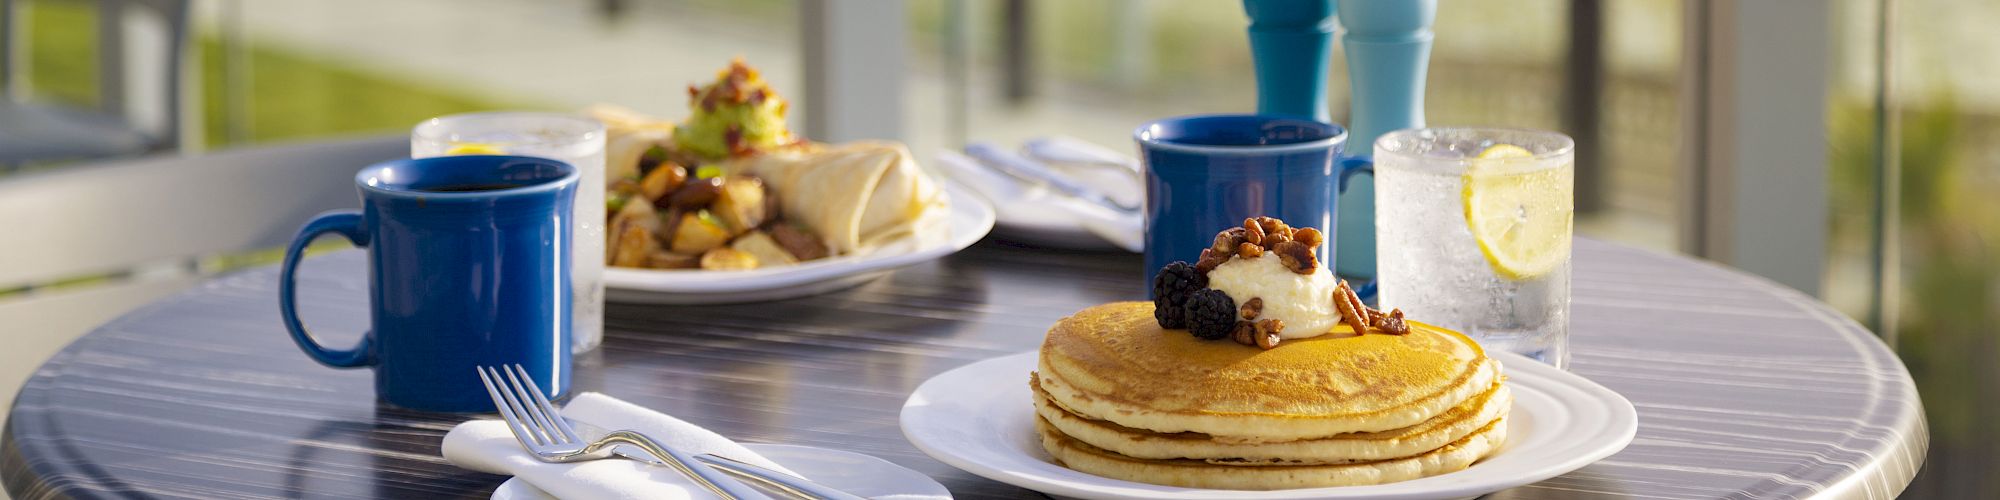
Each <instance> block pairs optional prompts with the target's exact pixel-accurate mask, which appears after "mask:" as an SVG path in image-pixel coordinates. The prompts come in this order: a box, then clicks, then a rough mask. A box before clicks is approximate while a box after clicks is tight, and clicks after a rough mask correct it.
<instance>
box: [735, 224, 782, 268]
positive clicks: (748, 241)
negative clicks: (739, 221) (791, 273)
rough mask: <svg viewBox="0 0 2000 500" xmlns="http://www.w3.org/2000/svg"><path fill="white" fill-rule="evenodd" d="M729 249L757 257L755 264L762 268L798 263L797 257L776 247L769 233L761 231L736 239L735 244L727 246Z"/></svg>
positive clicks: (776, 242) (776, 241) (775, 242)
mask: <svg viewBox="0 0 2000 500" xmlns="http://www.w3.org/2000/svg"><path fill="white" fill-rule="evenodd" d="M729 248H732V249H736V250H737V251H740V252H744V253H748V254H750V255H752V256H755V257H757V262H758V264H759V265H760V266H762V267H772V266H789V265H792V264H797V263H799V259H798V258H797V257H793V256H792V254H791V253H790V252H786V251H785V248H784V247H782V246H779V245H778V240H776V239H772V238H771V234H770V233H766V232H763V231H752V232H751V233H750V234H746V235H743V236H741V237H738V238H736V241H735V242H732V243H730V244H729Z"/></svg>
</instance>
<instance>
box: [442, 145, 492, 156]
mask: <svg viewBox="0 0 2000 500" xmlns="http://www.w3.org/2000/svg"><path fill="white" fill-rule="evenodd" d="M444 154H447V155H454V156H456V155H504V154H507V153H506V152H505V151H501V150H500V146H495V145H492V144H486V143H483V142H457V143H452V145H451V149H447V150H445V151H444Z"/></svg>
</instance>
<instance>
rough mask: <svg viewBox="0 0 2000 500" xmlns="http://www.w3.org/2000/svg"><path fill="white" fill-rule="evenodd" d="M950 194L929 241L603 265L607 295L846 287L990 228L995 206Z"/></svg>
mask: <svg viewBox="0 0 2000 500" xmlns="http://www.w3.org/2000/svg"><path fill="white" fill-rule="evenodd" d="M944 185H945V191H946V192H948V193H951V214H950V216H949V217H950V219H949V220H948V221H947V222H946V224H947V226H948V228H949V230H950V231H951V236H950V237H949V238H946V239H945V241H942V242H938V243H935V244H932V245H929V246H921V247H919V246H916V245H914V244H910V243H908V242H907V241H906V242H904V243H903V244H895V243H892V244H890V245H889V246H887V247H884V248H881V249H878V250H876V251H875V252H874V253H870V254H867V255H843V256H839V257H829V258H825V259H820V260H815V261H810V262H806V263H802V264H799V265H796V266H784V267H772V268H765V269H752V270H748V271H699V270H671V269H632V268H621V267H608V268H605V269H604V288H605V299H606V300H609V301H612V302H633V303H649V304H734V303H741V302H761V301H767V300H783V299H790V298H797V297H804V296H807V295H815V294H821V293H826V292H831V291H835V290H844V289H847V288H851V287H854V286H857V285H860V284H862V283H867V282H868V281H869V280H873V279H875V278H879V277H882V276H884V275H887V274H889V271H892V270H895V269H896V268H899V267H904V266H908V265H911V264H917V263H921V262H925V261H929V260H932V259H936V258H939V257H944V256H946V255H951V254H952V253H953V252H957V251H959V250H963V249H965V247H969V246H972V244H973V243H978V242H979V239H980V238H984V237H986V233H987V232H990V231H992V230H993V216H994V215H993V207H992V206H991V205H988V204H987V203H986V200H985V199H984V198H980V197H979V196H978V195H975V194H973V193H972V192H970V191H968V190H966V189H965V188H964V187H961V186H958V185H956V184H954V183H952V182H949V181H945V182H944Z"/></svg>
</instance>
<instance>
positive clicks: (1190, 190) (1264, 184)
mask: <svg viewBox="0 0 2000 500" xmlns="http://www.w3.org/2000/svg"><path fill="white" fill-rule="evenodd" d="M1133 137H1134V138H1135V139H1137V140H1138V141H1139V151H1140V153H1141V155H1140V156H1141V161H1142V162H1143V163H1144V164H1145V167H1146V283H1152V282H1153V276H1154V275H1155V274H1157V273H1159V271H1160V268H1161V267H1165V266H1166V265H1167V264H1168V263H1170V262H1173V261H1177V260H1184V261H1188V262H1194V261H1195V260H1197V259H1199V258H1200V257H1201V250H1202V249H1204V248H1208V247H1209V245H1210V244H1212V243H1214V241H1215V233H1217V232H1220V231H1222V230H1224V229H1228V228H1231V227H1237V226H1242V225H1243V219H1247V218H1250V217H1258V216H1269V217H1277V218H1280V219H1284V220H1285V222H1286V223H1288V224H1290V225H1292V226H1293V227H1312V228H1318V229H1319V230H1320V233H1322V234H1325V235H1326V241H1325V242H1324V243H1322V244H1321V245H1320V247H1319V256H1320V257H1319V261H1320V262H1321V263H1322V265H1331V264H1332V263H1333V262H1334V255H1333V249H1334V248H1336V246H1335V245H1336V243H1335V242H1334V240H1335V239H1336V235H1338V234H1339V232H1338V231H1336V229H1338V228H1336V227H1334V221H1335V220H1337V219H1336V217H1335V210H1336V209H1335V207H1336V202H1338V201H1339V198H1340V191H1341V189H1342V187H1343V186H1344V185H1345V184H1346V183H1347V178H1348V177H1349V176H1352V175H1354V174H1355V173H1359V172H1367V171H1369V168H1368V164H1367V163H1366V162H1357V161H1342V159H1341V150H1342V147H1343V146H1344V145H1345V144H1346V142H1347V131H1346V130H1345V129H1342V128H1340V126H1339V125H1334V124H1331V123H1325V122H1319V121H1313V120H1309V119H1304V118H1293V117H1287V116H1270V115H1196V116H1182V117H1175V118H1168V119H1164V120H1160V121H1156V122H1152V123H1148V124H1145V125H1143V126H1140V127H1139V130H1138V131H1136V132H1134V133H1133Z"/></svg>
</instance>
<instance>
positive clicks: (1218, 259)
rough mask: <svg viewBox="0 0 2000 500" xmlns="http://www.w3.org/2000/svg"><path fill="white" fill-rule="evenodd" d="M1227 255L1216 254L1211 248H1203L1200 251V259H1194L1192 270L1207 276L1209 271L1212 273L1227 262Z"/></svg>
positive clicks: (1222, 253) (1223, 253)
mask: <svg viewBox="0 0 2000 500" xmlns="http://www.w3.org/2000/svg"><path fill="white" fill-rule="evenodd" d="M1229 255H1230V254H1229V253H1225V252H1217V251H1215V249H1213V248H1204V249H1202V250H1201V258H1200V259H1196V260H1195V262H1194V270H1196V271H1200V272H1201V273H1202V274H1207V273H1208V272H1209V271H1214V270H1215V267H1216V266H1220V265H1222V263H1224V262H1229Z"/></svg>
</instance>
